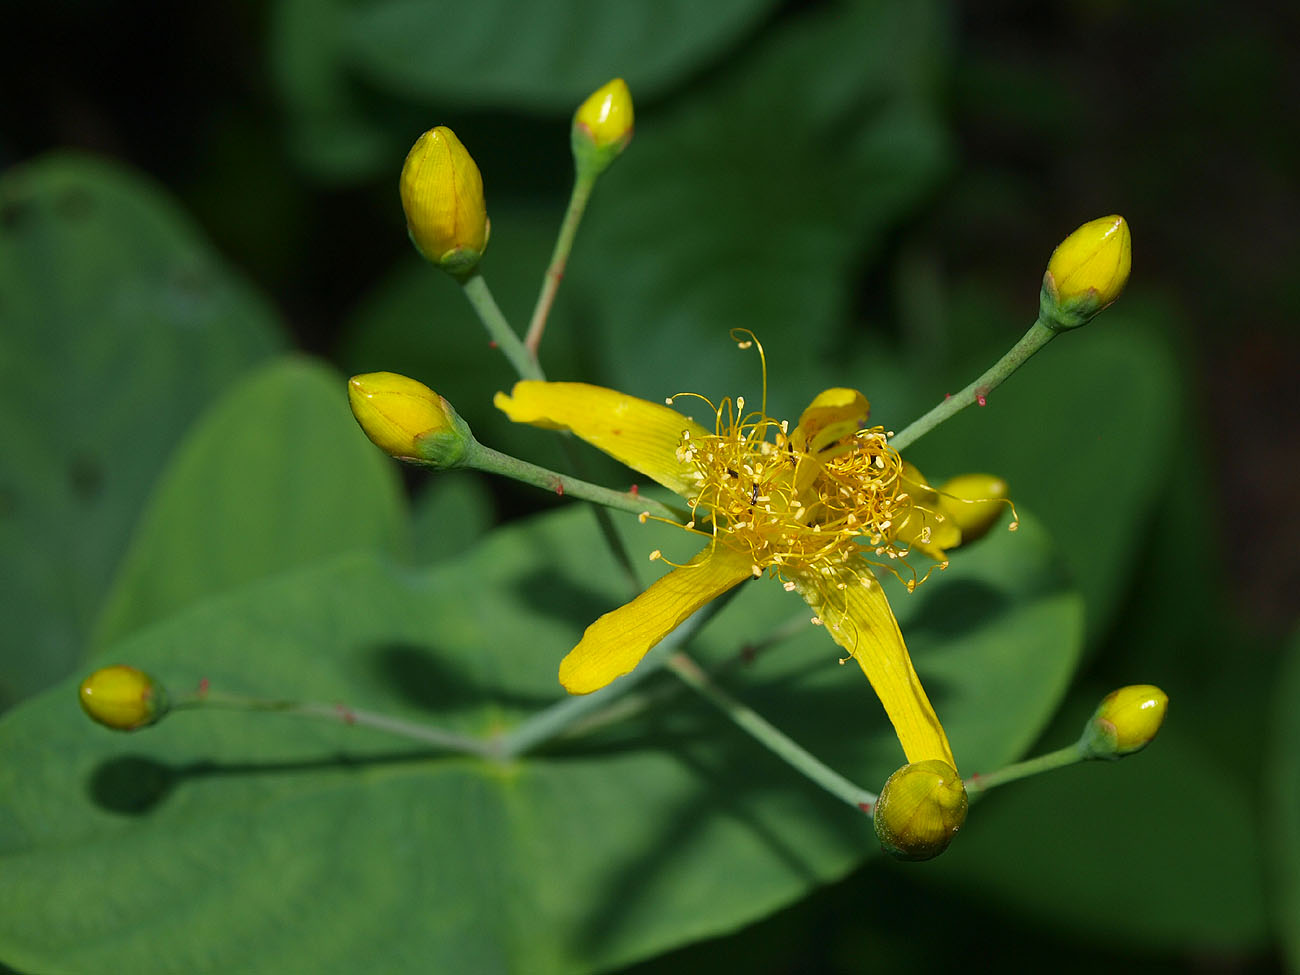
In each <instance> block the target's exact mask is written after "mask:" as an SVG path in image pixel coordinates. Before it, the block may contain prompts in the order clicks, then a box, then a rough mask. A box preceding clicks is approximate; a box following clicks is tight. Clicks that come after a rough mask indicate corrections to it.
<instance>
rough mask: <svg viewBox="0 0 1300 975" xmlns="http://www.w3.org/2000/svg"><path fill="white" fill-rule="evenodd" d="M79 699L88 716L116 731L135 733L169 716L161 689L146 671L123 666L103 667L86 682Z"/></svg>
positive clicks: (82, 685)
mask: <svg viewBox="0 0 1300 975" xmlns="http://www.w3.org/2000/svg"><path fill="white" fill-rule="evenodd" d="M77 698H78V700H80V701H81V707H82V709H83V710H84V711H85V712H86V714H87V715H89V716H90V717H91V718H93V719H94V720H96V721H98V722H99V723H100V724H102V725H104V726H105V727H106V728H112V729H114V730H115V731H135V730H136V729H137V728H143V727H145V726H146V725H151V724H154V723H155V722H157V721H159V720H160V719H161V718H162V716H163V715H164V714H166V713H167V694H166V692H165V691H164V690H163V689H162V687H160V686H159V685H158V684H157V683H155V681H154V679H153V678H152V677H150V676H149V675H148V674H146V673H145V672H144V671H142V670H136V669H135V668H134V667H127V666H124V665H121V664H119V665H117V666H113V667H102V668H100V669H99V670H97V671H95V672H94V673H93V674H91V675H90V676H89V677H87V678H86V679H85V680H83V681H82V682H81V687H80V688H79V689H78V694H77Z"/></svg>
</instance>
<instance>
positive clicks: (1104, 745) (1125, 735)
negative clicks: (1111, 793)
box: [1079, 684, 1169, 759]
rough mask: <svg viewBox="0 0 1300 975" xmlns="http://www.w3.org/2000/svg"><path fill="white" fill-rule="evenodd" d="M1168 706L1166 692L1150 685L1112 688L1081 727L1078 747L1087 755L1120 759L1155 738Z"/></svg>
mask: <svg viewBox="0 0 1300 975" xmlns="http://www.w3.org/2000/svg"><path fill="white" fill-rule="evenodd" d="M1168 708H1169V695H1168V694H1166V693H1165V692H1164V691H1162V690H1161V689H1160V688H1158V687H1156V686H1154V685H1152V684H1130V685H1129V686H1128V687H1121V688H1120V689H1119V690H1117V691H1111V692H1110V693H1109V694H1107V695H1106V696H1105V697H1104V698H1102V699H1101V705H1100V706H1099V707H1098V708H1097V710H1096V712H1094V713H1093V716H1092V719H1091V720H1090V721H1089V722H1088V724H1087V726H1086V727H1084V729H1083V738H1082V739H1081V741H1080V743H1079V744H1080V746H1081V747H1082V748H1083V750H1084V751H1085V752H1086V753H1087V755H1088V757H1089V758H1111V759H1114V758H1123V757H1124V756H1125V755H1132V754H1133V753H1134V752H1137V751H1141V750H1142V749H1143V748H1146V746H1147V745H1148V744H1150V743H1151V739H1153V738H1155V736H1156V732H1157V731H1159V730H1160V726H1161V725H1162V724H1163V723H1164V720H1165V712H1166V711H1167V710H1168Z"/></svg>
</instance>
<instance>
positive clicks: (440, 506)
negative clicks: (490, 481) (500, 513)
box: [411, 471, 495, 563]
mask: <svg viewBox="0 0 1300 975" xmlns="http://www.w3.org/2000/svg"><path fill="white" fill-rule="evenodd" d="M494 520H495V517H494V514H493V510H492V499H491V496H490V495H489V493H488V491H487V487H486V485H485V484H484V483H483V481H482V478H481V477H480V476H478V475H475V474H470V473H459V472H457V473H453V472H450V471H445V472H444V471H439V472H436V473H434V474H433V476H432V477H431V478H430V479H429V483H428V485H427V486H426V487H425V488H424V490H423V491H421V492H420V493H419V494H417V495H416V496H415V500H414V501H412V503H411V536H412V539H413V543H412V547H413V549H414V552H415V557H416V560H417V561H419V562H428V563H432V562H436V561H438V560H439V559H448V558H451V557H452V556H454V555H459V554H460V553H461V552H463V551H465V550H466V549H468V548H471V547H472V546H473V545H474V544H475V543H477V542H478V541H479V540H480V539H481V538H482V537H483V536H484V535H486V534H487V532H488V529H489V528H491V527H492V524H493V521H494Z"/></svg>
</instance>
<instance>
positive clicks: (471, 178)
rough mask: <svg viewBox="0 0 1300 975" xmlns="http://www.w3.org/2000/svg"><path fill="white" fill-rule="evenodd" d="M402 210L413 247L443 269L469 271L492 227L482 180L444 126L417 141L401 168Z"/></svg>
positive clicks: (453, 271)
mask: <svg viewBox="0 0 1300 975" xmlns="http://www.w3.org/2000/svg"><path fill="white" fill-rule="evenodd" d="M400 191H401V194H402V209H403V210H405V211H406V230H407V232H408V233H409V234H410V235H411V243H413V244H414V245H415V249H416V250H418V251H419V252H420V253H421V255H423V256H424V257H425V258H426V259H427V260H430V261H432V262H433V263H434V264H437V265H438V266H439V267H441V268H442V269H443V270H444V271H447V272H449V273H451V274H455V275H461V274H467V273H469V272H470V271H472V270H473V269H474V267H475V265H477V264H478V262H479V258H481V257H482V256H483V251H484V249H485V248H486V247H487V242H488V233H489V230H490V226H489V223H488V218H487V208H486V206H485V205H484V203H483V177H482V175H480V173H479V171H478V166H477V165H476V164H475V162H474V159H473V157H472V156H470V154H469V152H468V151H467V150H466V149H465V147H464V146H463V145H461V142H460V140H459V139H457V138H456V133H454V132H452V131H451V129H449V128H447V127H446V126H445V125H440V126H438V127H437V128H436V129H430V130H429V131H428V132H426V133H424V135H422V136H420V138H418V139H416V140H415V145H414V146H412V147H411V151H410V152H409V153H407V155H406V163H405V165H403V166H402V179H401V183H400Z"/></svg>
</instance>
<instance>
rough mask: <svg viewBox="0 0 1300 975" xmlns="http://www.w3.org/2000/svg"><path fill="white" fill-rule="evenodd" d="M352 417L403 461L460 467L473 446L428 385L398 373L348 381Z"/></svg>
mask: <svg viewBox="0 0 1300 975" xmlns="http://www.w3.org/2000/svg"><path fill="white" fill-rule="evenodd" d="M348 403H349V405H351V407H352V415H353V416H354V417H356V418H357V423H359V424H360V425H361V429H362V430H364V431H365V434H366V436H367V437H369V438H370V440H371V442H372V443H373V444H374V445H375V446H376V447H379V448H380V449H381V450H383V451H384V452H385V453H386V454H389V455H390V456H392V457H396V458H397V459H398V460H408V461H413V462H416V463H423V464H425V465H427V466H429V467H458V466H460V462H461V461H462V460H464V458H465V454H466V453H467V451H468V450H469V445H470V444H471V443H473V442H474V435H473V434H471V433H470V431H469V425H468V424H466V423H465V421H464V420H462V419H461V418H460V415H459V414H458V413H457V412H456V411H455V410H454V409H453V408H452V405H451V404H450V403H448V402H447V401H446V400H445V399H443V397H441V396H439V395H438V394H437V393H435V392H434V391H433V390H432V389H430V388H429V387H428V386H426V385H424V383H422V382H418V381H416V380H414V379H409V378H407V377H406V376H401V375H398V374H397V373H395V372H368V373H365V374H364V375H361V376H353V377H352V378H351V379H349V380H348Z"/></svg>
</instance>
